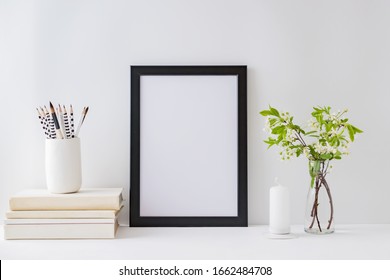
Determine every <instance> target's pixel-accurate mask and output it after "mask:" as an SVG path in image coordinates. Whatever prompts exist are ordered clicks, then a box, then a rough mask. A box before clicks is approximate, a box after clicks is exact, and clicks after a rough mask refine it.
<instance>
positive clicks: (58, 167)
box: [45, 137, 81, 193]
mask: <svg viewBox="0 0 390 280" xmlns="http://www.w3.org/2000/svg"><path fill="white" fill-rule="evenodd" d="M45 157H46V158H45V165H46V185H47V188H48V190H49V192H51V193H74V192H77V191H78V190H79V189H80V188H81V153H80V138H77V137H76V138H71V139H46V143H45Z"/></svg>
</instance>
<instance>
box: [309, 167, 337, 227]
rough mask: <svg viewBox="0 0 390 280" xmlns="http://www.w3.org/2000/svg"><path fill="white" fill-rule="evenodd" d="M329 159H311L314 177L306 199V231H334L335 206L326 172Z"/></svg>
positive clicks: (311, 172)
mask: <svg viewBox="0 0 390 280" xmlns="http://www.w3.org/2000/svg"><path fill="white" fill-rule="evenodd" d="M328 167H329V161H310V162H309V170H310V176H311V178H312V180H311V185H310V188H309V193H308V195H307V200H306V213H305V231H306V232H307V233H314V234H327V233H332V232H334V219H333V213H334V207H333V199H332V194H331V192H330V188H329V185H328V182H327V181H326V178H325V177H326V174H327V170H328Z"/></svg>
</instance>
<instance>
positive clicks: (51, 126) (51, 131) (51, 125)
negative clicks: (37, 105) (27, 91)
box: [43, 106, 56, 139]
mask: <svg viewBox="0 0 390 280" xmlns="http://www.w3.org/2000/svg"><path fill="white" fill-rule="evenodd" d="M43 107H44V108H45V115H46V122H47V127H48V129H49V135H50V138H51V139H55V138H56V130H55V127H54V122H53V119H52V118H51V117H50V113H49V110H47V108H46V106H43Z"/></svg>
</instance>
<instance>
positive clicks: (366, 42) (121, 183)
mask: <svg viewBox="0 0 390 280" xmlns="http://www.w3.org/2000/svg"><path fill="white" fill-rule="evenodd" d="M389 14H390V2H389V1H386V0H375V1H368V0H367V1H363V0H334V1H329V0H328V1H325V0H324V1H311V0H297V1H289V0H276V1H271V0H268V1H256V0H240V1H238V0H236V1H233V0H189V1H180V0H164V1H162V0H144V1H125V0H121V1H119V0H116V1H92V0H91V1H86V0H77V1H76V0H74V1H49V0H46V1H17V0H12V1H11V0H1V1H0V105H1V107H0V115H1V122H0V126H1V129H0V131H1V138H0V153H1V154H0V217H4V212H5V211H6V209H7V204H8V197H9V196H10V195H11V194H13V193H15V192H17V191H19V190H21V189H25V188H37V187H38V188H43V187H45V181H44V161H43V160H44V155H43V151H44V137H43V133H42V130H41V128H40V126H39V123H38V119H37V115H36V111H35V107H37V106H41V105H43V104H47V103H48V101H49V100H51V101H53V102H56V103H62V104H70V103H72V104H73V105H74V107H75V109H76V111H77V112H81V109H82V107H83V106H86V105H88V106H90V112H89V115H88V117H87V119H86V122H85V125H84V127H83V128H82V131H81V133H80V137H81V138H82V156H83V179H84V186H88V187H124V188H125V190H126V196H128V189H129V168H130V165H129V150H130V147H129V145H130V144H129V139H130V135H129V134H130V130H129V125H130V120H129V118H130V86H129V84H130V78H129V65H132V64H146V65H147V64H161V65H175V64H177V65H186V64H199V65H208V64H211V65H213V64H224V65H228V64H246V65H248V129H249V133H248V145H249V146H248V150H249V174H248V176H249V222H250V224H266V223H268V190H269V187H270V186H271V185H273V181H274V177H278V178H279V181H280V182H281V183H282V184H284V185H288V186H289V187H290V188H291V191H292V221H293V222H294V223H302V221H303V212H304V205H305V199H306V192H307V189H308V185H309V175H308V172H307V162H306V160H305V159H303V158H302V159H295V160H293V161H290V162H288V163H283V162H281V161H280V160H279V158H278V155H277V151H276V150H273V149H272V150H268V151H267V149H266V145H265V144H264V143H262V140H263V139H264V137H265V135H264V133H263V131H262V128H263V122H264V120H263V119H262V118H261V117H260V116H259V114H258V112H259V111H260V110H262V109H265V108H266V107H267V106H268V104H271V105H273V106H276V107H278V108H280V109H282V110H287V111H290V112H291V113H292V114H294V115H296V119H297V120H299V121H302V122H304V123H305V122H306V120H307V119H308V117H309V113H310V111H311V107H312V106H314V105H330V106H332V107H333V108H334V109H342V108H345V107H347V108H349V110H350V112H349V116H350V120H352V121H353V123H354V124H355V125H356V126H358V127H360V128H362V129H363V130H364V131H365V133H364V134H363V135H358V137H357V140H356V142H355V143H354V145H353V146H352V149H351V155H350V156H349V157H347V158H345V159H343V160H342V161H339V162H335V163H334V171H333V173H332V174H330V175H329V182H330V184H331V187H332V190H333V196H334V200H335V205H336V206H335V207H336V209H335V211H336V213H335V219H336V223H389V222H390V203H389V198H390V183H389V180H388V177H387V175H388V174H389V170H390V161H389V158H390V148H389V147H390V145H388V143H387V142H388V141H389V140H388V138H389V137H390V125H389V120H390V119H389V115H388V113H387V110H388V104H389V102H390V94H389V93H390V92H389V91H390V90H389V86H390V51H389V50H390V28H389V26H390V17H389ZM127 211H128V208H126V209H125V213H124V215H123V216H122V217H121V222H122V223H127V222H128V212H127Z"/></svg>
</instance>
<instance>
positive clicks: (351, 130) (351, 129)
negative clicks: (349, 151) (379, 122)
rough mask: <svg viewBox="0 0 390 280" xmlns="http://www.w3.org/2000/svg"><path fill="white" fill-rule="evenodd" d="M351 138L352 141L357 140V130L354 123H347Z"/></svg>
mask: <svg viewBox="0 0 390 280" xmlns="http://www.w3.org/2000/svg"><path fill="white" fill-rule="evenodd" d="M347 129H348V134H349V139H351V142H353V141H354V140H355V130H354V129H353V127H352V125H347Z"/></svg>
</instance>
